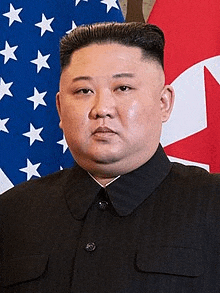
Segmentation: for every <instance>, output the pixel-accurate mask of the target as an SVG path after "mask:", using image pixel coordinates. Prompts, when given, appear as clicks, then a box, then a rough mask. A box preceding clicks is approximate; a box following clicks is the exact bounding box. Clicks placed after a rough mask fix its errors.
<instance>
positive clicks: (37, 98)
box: [27, 87, 47, 110]
mask: <svg viewBox="0 0 220 293" xmlns="http://www.w3.org/2000/svg"><path fill="white" fill-rule="evenodd" d="M46 94H47V92H43V93H39V92H38V90H37V89H36V87H35V88H34V95H33V96H31V97H29V98H27V100H29V101H31V102H33V103H34V110H36V108H37V107H38V106H39V105H43V106H47V104H46V103H45V102H44V100H43V99H44V96H45V95H46Z"/></svg>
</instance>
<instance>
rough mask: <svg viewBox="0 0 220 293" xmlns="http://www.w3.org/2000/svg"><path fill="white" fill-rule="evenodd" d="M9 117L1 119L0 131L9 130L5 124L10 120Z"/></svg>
mask: <svg viewBox="0 0 220 293" xmlns="http://www.w3.org/2000/svg"><path fill="white" fill-rule="evenodd" d="M8 120H9V118H6V119H0V131H4V132H8V133H9V131H8V129H7V128H6V126H5V124H6V123H7V122H8Z"/></svg>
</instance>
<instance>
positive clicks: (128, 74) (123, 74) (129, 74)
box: [113, 73, 135, 78]
mask: <svg viewBox="0 0 220 293" xmlns="http://www.w3.org/2000/svg"><path fill="white" fill-rule="evenodd" d="M134 76H135V75H134V74H133V73H118V74H114V75H113V78H120V77H134Z"/></svg>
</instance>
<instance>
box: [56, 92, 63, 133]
mask: <svg viewBox="0 0 220 293" xmlns="http://www.w3.org/2000/svg"><path fill="white" fill-rule="evenodd" d="M56 106H57V112H58V115H59V117H60V123H59V126H60V128H61V129H62V118H61V117H62V115H61V105H60V92H58V93H57V94H56Z"/></svg>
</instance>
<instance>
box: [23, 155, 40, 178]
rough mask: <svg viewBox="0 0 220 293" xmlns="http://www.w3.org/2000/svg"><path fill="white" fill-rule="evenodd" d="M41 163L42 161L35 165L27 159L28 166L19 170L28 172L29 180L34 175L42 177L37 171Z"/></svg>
mask: <svg viewBox="0 0 220 293" xmlns="http://www.w3.org/2000/svg"><path fill="white" fill-rule="evenodd" d="M40 164H41V163H38V164H35V165H33V164H32V163H31V161H30V160H29V159H27V167H25V168H22V169H19V171H21V172H25V173H27V180H29V179H30V178H31V177H32V176H37V177H41V176H40V174H39V173H38V172H37V168H38V167H39V166H40Z"/></svg>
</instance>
